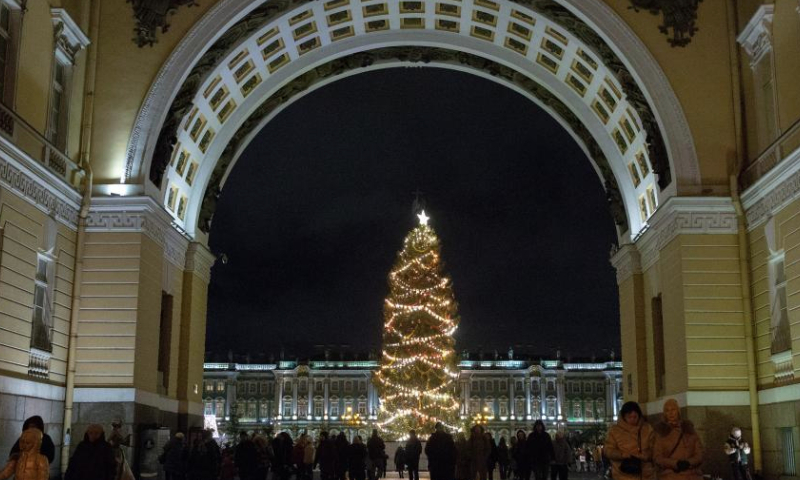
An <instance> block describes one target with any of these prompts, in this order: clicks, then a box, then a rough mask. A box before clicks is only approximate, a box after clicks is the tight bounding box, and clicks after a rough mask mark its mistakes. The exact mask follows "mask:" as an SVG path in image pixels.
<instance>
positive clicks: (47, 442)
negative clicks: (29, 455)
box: [8, 415, 56, 463]
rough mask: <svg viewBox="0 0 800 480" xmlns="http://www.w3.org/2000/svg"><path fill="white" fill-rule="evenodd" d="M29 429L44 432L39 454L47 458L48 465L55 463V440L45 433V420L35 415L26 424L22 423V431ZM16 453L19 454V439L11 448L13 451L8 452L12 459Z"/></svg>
mask: <svg viewBox="0 0 800 480" xmlns="http://www.w3.org/2000/svg"><path fill="white" fill-rule="evenodd" d="M29 428H36V429H37V430H39V431H40V432H42V443H41V446H40V448H39V453H41V454H42V455H44V456H45V457H47V462H48V463H53V459H54V458H56V446H55V445H54V444H53V439H52V438H50V435H48V434H47V433H45V431H44V420H42V417H40V416H39V415H34V416H32V417H28V418H27V419H26V420H25V422H23V423H22V431H23V432H24V431H25V430H27V429H29ZM15 453H19V439H18V440H17V442H16V443H15V444H14V446H13V447H11V451H10V452H8V456H9V457H11V456H12V455H14V454H15Z"/></svg>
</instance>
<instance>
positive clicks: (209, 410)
mask: <svg viewBox="0 0 800 480" xmlns="http://www.w3.org/2000/svg"><path fill="white" fill-rule="evenodd" d="M203 407H204V408H203V414H204V415H213V414H214V402H212V401H211V400H206V401H205V402H203Z"/></svg>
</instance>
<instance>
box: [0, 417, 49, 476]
mask: <svg viewBox="0 0 800 480" xmlns="http://www.w3.org/2000/svg"><path fill="white" fill-rule="evenodd" d="M19 443H20V444H21V445H20V453H17V454H15V455H13V456H12V457H11V459H10V460H9V462H8V464H7V465H6V467H5V468H4V469H3V470H2V471H0V479H3V480H5V479H6V478H11V476H12V475H13V476H14V480H47V479H48V478H49V476H50V472H49V470H50V464H49V462H48V461H47V457H45V456H44V455H42V454H41V453H39V445H40V444H41V443H42V432H41V430H39V429H37V428H34V427H31V428H29V429H27V430H25V431H23V432H22V436H20V437H19Z"/></svg>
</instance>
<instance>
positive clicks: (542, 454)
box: [525, 420, 554, 480]
mask: <svg viewBox="0 0 800 480" xmlns="http://www.w3.org/2000/svg"><path fill="white" fill-rule="evenodd" d="M525 446H526V448H527V450H528V458H530V462H531V467H532V469H533V475H534V479H535V480H547V472H548V468H549V467H550V461H551V460H552V459H553V457H554V453H553V440H552V439H551V438H550V434H549V433H547V432H546V431H545V429H544V423H543V422H542V421H541V420H536V422H535V423H534V424H533V431H532V432H531V434H530V435H528V441H527V442H525Z"/></svg>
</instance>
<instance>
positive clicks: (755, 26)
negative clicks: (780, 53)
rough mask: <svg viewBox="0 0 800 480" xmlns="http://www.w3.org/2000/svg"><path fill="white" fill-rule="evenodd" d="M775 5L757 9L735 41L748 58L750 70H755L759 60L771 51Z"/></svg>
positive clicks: (762, 6) (765, 5) (766, 5)
mask: <svg viewBox="0 0 800 480" xmlns="http://www.w3.org/2000/svg"><path fill="white" fill-rule="evenodd" d="M774 12H775V5H771V4H764V5H761V6H760V7H758V10H756V13H755V14H753V18H751V19H750V21H749V22H747V25H746V26H745V27H744V30H742V33H740V34H739V36H738V37H736V41H737V42H739V44H740V45H741V46H742V47H743V48H744V50H745V51H746V52H747V55H748V56H749V57H750V68H755V66H756V65H757V64H758V62H759V61H760V60H761V58H763V57H764V55H766V54H767V53H768V52H769V51H770V50H772V19H773V17H774Z"/></svg>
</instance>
